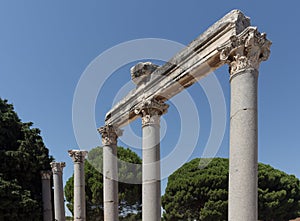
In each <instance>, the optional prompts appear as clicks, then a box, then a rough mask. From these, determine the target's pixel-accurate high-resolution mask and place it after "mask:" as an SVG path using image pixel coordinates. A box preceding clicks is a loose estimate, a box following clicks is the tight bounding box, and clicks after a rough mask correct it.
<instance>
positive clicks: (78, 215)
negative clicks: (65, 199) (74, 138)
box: [68, 150, 87, 221]
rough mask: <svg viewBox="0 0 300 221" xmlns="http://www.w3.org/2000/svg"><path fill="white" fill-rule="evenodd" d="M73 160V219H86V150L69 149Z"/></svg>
mask: <svg viewBox="0 0 300 221" xmlns="http://www.w3.org/2000/svg"><path fill="white" fill-rule="evenodd" d="M68 153H69V155H70V157H72V159H73V162H74V220H75V221H85V220H86V205H85V178H84V160H85V156H86V154H87V151H84V150H69V151H68Z"/></svg>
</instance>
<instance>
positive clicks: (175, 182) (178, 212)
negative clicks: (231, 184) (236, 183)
mask: <svg viewBox="0 0 300 221" xmlns="http://www.w3.org/2000/svg"><path fill="white" fill-rule="evenodd" d="M206 160H210V159H201V160H200V159H194V160H192V161H190V162H189V163H186V164H185V165H183V166H182V167H181V168H180V169H178V170H177V171H175V172H174V173H173V174H172V175H171V176H170V177H169V179H168V185H167V188H166V192H165V195H164V196H163V198H162V206H163V208H164V210H165V212H164V220H206V221H212V220H227V217H228V211H227V210H228V209H227V207H228V191H227V190H228V164H229V162H228V159H222V158H215V159H212V160H211V162H210V163H209V164H208V165H207V166H206V167H204V166H203V165H202V163H204V164H205V162H206ZM199 162H200V165H199ZM299 182H300V181H299V180H298V179H297V178H296V177H295V176H292V175H287V174H286V173H284V172H282V171H279V170H276V169H274V168H272V167H271V166H269V165H264V164H259V172H258V188H259V190H258V191H259V192H258V194H259V219H260V220H290V219H293V218H296V217H297V216H299V211H300V183H299Z"/></svg>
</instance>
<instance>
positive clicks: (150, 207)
mask: <svg viewBox="0 0 300 221" xmlns="http://www.w3.org/2000/svg"><path fill="white" fill-rule="evenodd" d="M168 107H169V105H167V104H165V103H162V102H159V101H156V100H152V101H147V102H145V103H143V104H142V106H141V107H140V109H138V110H136V113H139V114H141V117H142V128H143V129H142V132H143V138H142V150H143V154H142V155H143V165H142V166H143V178H142V182H143V184H142V185H143V186H142V220H143V221H158V220H161V187H160V178H161V177H160V116H161V115H162V114H164V113H166V112H167V109H168Z"/></svg>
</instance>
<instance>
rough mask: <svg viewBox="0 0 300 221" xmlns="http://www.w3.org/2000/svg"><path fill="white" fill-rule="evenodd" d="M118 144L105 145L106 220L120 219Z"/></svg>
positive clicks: (104, 186) (104, 188)
mask: <svg viewBox="0 0 300 221" xmlns="http://www.w3.org/2000/svg"><path fill="white" fill-rule="evenodd" d="M117 176H118V164H117V146H116V145H105V146H103V179H104V180H103V190H104V220H105V221H109V220H116V221H117V220H119V209H118V205H119V200H118V181H117Z"/></svg>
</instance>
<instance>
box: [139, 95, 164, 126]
mask: <svg viewBox="0 0 300 221" xmlns="http://www.w3.org/2000/svg"><path fill="white" fill-rule="evenodd" d="M168 107H169V105H168V104H166V103H164V102H161V101H157V100H150V101H143V102H142V103H141V105H140V106H139V107H138V108H137V109H135V110H134V112H135V114H139V115H141V117H142V126H143V127H144V126H148V125H153V124H157V125H160V116H161V115H163V114H165V113H167V111H168Z"/></svg>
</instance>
